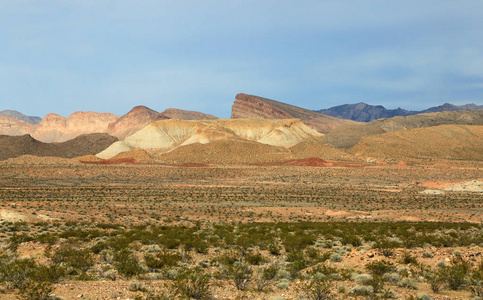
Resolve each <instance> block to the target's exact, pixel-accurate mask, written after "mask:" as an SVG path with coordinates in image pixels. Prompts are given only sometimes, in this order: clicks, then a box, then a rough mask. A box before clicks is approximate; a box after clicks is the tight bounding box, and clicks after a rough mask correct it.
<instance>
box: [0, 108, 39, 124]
mask: <svg viewBox="0 0 483 300" xmlns="http://www.w3.org/2000/svg"><path fill="white" fill-rule="evenodd" d="M0 116H3V117H10V118H14V119H17V120H21V121H24V122H27V123H29V124H32V125H35V124H38V123H40V121H42V118H40V117H32V116H26V115H24V114H23V113H21V112H18V111H16V110H9V109H7V110H2V111H0Z"/></svg>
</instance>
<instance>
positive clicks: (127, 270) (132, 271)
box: [114, 249, 143, 277]
mask: <svg viewBox="0 0 483 300" xmlns="http://www.w3.org/2000/svg"><path fill="white" fill-rule="evenodd" d="M114 266H115V267H116V269H117V271H118V272H119V273H120V274H122V275H124V276H126V277H132V276H135V275H138V274H141V273H142V272H143V269H142V268H141V266H140V265H139V260H138V258H137V257H136V256H135V255H134V254H133V253H131V251H129V250H127V249H124V250H121V251H118V252H115V254H114Z"/></svg>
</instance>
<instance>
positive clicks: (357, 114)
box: [317, 102, 483, 122]
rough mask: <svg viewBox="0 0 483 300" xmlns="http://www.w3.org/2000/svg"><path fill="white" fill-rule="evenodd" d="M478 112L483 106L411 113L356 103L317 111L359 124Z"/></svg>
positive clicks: (434, 109)
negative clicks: (429, 114) (384, 119)
mask: <svg viewBox="0 0 483 300" xmlns="http://www.w3.org/2000/svg"><path fill="white" fill-rule="evenodd" d="M465 110H468V111H477V110H483V105H480V106H478V105H476V104H465V105H453V104H449V103H445V104H443V105H440V106H436V107H431V108H428V109H425V110H422V111H410V110H405V109H402V108H397V109H386V108H385V107H384V106H382V105H375V106H374V105H369V104H366V103H363V102H360V103H356V104H344V105H339V106H334V107H331V108H328V109H321V110H317V112H320V113H323V114H326V115H329V116H333V117H337V118H342V119H347V120H354V121H358V122H370V121H373V120H377V119H381V118H392V117H396V116H410V115H417V114H422V113H431V112H442V111H465Z"/></svg>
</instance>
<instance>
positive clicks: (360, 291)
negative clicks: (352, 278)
mask: <svg viewBox="0 0 483 300" xmlns="http://www.w3.org/2000/svg"><path fill="white" fill-rule="evenodd" d="M373 292H374V290H373V288H372V286H365V285H356V286H355V287H353V288H352V289H351V291H350V292H349V294H351V295H353V296H370V295H372V294H373Z"/></svg>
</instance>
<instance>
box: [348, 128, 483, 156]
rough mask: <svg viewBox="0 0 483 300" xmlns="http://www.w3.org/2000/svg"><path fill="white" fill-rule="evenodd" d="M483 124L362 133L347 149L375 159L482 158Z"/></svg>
mask: <svg viewBox="0 0 483 300" xmlns="http://www.w3.org/2000/svg"><path fill="white" fill-rule="evenodd" d="M482 150H483V126H481V125H480V126H478V125H473V126H468V125H440V126H433V127H428V128H414V129H409V130H402V131H397V132H388V133H385V134H380V135H374V136H368V137H363V138H362V139H361V141H360V142H359V143H357V144H356V145H355V146H354V147H352V148H351V149H349V152H350V153H352V154H354V155H357V156H360V157H366V158H367V157H374V158H378V159H392V160H399V159H401V160H411V159H429V160H431V159H456V160H478V161H482V160H483V151H482Z"/></svg>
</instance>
